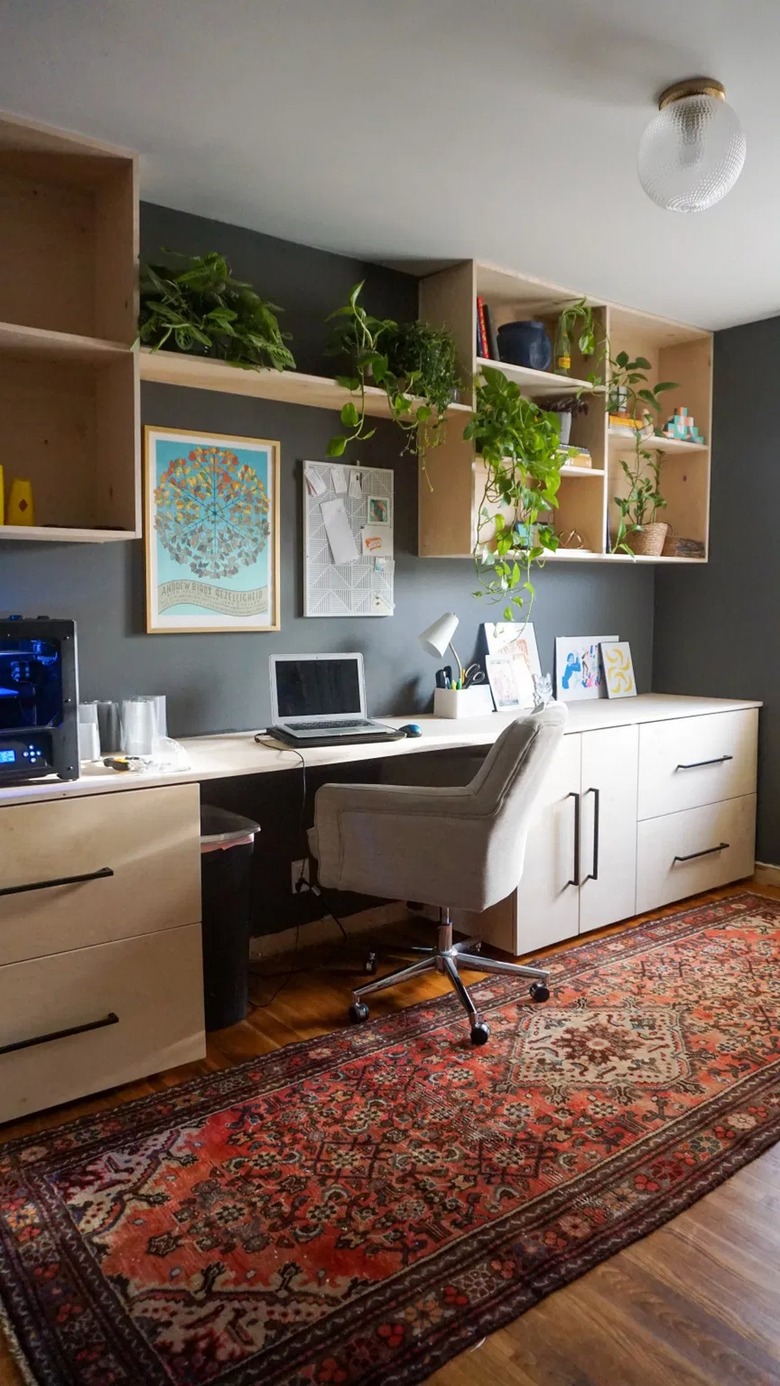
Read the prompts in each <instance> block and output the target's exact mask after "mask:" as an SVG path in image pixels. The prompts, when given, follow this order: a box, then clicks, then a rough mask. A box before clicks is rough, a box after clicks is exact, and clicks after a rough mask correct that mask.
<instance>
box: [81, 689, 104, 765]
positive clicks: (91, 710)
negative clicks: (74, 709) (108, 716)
mask: <svg viewBox="0 0 780 1386" xmlns="http://www.w3.org/2000/svg"><path fill="white" fill-rule="evenodd" d="M79 760H80V761H89V760H100V733H99V731H98V715H97V704H96V703H79Z"/></svg>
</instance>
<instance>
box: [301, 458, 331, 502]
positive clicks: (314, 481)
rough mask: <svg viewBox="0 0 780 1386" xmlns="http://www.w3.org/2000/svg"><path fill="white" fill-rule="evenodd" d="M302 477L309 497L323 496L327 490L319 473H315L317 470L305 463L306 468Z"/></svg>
mask: <svg viewBox="0 0 780 1386" xmlns="http://www.w3.org/2000/svg"><path fill="white" fill-rule="evenodd" d="M304 475H305V477H306V487H307V490H308V492H309V495H310V496H324V495H325V492H326V491H327V489H328V488H327V486H326V484H325V482H324V481H323V479H322V477H321V476H320V473H319V472H318V471H317V468H316V467H312V466H311V465H310V463H308V462H307V463H306V467H305V469H304Z"/></svg>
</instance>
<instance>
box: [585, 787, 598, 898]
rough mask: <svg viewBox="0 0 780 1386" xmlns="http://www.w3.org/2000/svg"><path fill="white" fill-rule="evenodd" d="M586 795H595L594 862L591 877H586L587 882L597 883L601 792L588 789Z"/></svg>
mask: <svg viewBox="0 0 780 1386" xmlns="http://www.w3.org/2000/svg"><path fill="white" fill-rule="evenodd" d="M585 793H586V794H592V795H593V861H592V863H591V868H590V875H589V876H586V877H585V880H586V881H597V880H598V878H599V846H600V843H599V819H600V817H601V790H600V789H586V790H585Z"/></svg>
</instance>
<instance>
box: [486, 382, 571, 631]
mask: <svg viewBox="0 0 780 1386" xmlns="http://www.w3.org/2000/svg"><path fill="white" fill-rule="evenodd" d="M463 436H464V438H465V439H467V440H470V441H472V442H473V443H474V446H475V449H476V452H477V453H478V455H479V456H480V457H481V458H482V461H483V463H484V466H485V469H486V473H487V475H486V480H485V487H484V492H483V496H482V502H481V505H480V510H479V519H478V523H477V535H476V542H475V545H474V559H475V562H476V566H477V575H478V577H479V581H480V588H479V591H477V592H476V593H475V594H474V595H475V596H487V597H489V598H491V599H492V600H494V601H504V602H505V603H506V605H505V607H504V619H505V620H507V621H511V620H512V619H513V618H514V616H515V614H516V613H517V611H518V610H519V609H522V607H524V606H525V604H526V602H529V603H532V602H533V598H534V595H535V592H534V586H533V583H532V582H531V571H532V569H533V567H534V565H535V564H539V563H542V562H543V560H544V557H545V554H546V553H549V552H554V550H555V549H557V547H558V537H557V535H556V534H555V531H554V530H553V528H552V526H551V525H550V524H549V523H547V522H546V521H544V520H543V516H544V515H545V514H546V513H547V512H549V511H550V510H552V509H555V508H556V507H557V504H558V488H559V486H560V480H561V466H562V465H563V463H564V461H565V454H564V453H563V452H562V451H561V447H560V422H559V420H558V418H557V417H556V415H555V414H550V413H548V412H547V411H546V410H544V409H541V408H540V406H539V405H538V404H535V403H534V402H533V400H530V399H526V397H525V396H524V395H523V394H521V392H520V390H519V388H518V386H517V385H516V384H515V382H514V381H510V380H507V378H506V376H505V375H504V374H503V373H502V372H501V371H499V370H495V369H494V368H492V367H489V366H485V367H484V368H483V370H482V372H481V374H480V377H479V379H478V380H477V383H476V388H475V410H474V416H473V418H472V420H471V422H470V423H469V424H467V426H466V428H465V430H464V434H463ZM506 510H508V511H509V512H510V514H509V518H507V517H506V516H505V515H504V514H503V513H502V512H503V511H506Z"/></svg>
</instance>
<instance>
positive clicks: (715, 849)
mask: <svg viewBox="0 0 780 1386" xmlns="http://www.w3.org/2000/svg"><path fill="white" fill-rule="evenodd" d="M730 846H731V843H730V842H719V843H718V845H717V847H705V848H704V851H703V852H689V853H688V855H687V857H673V858H672V862H673V863H674V862H676V861H695V859H696V857H711V856H712V854H713V852H723V851H725V849H726V848H727V847H730Z"/></svg>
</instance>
